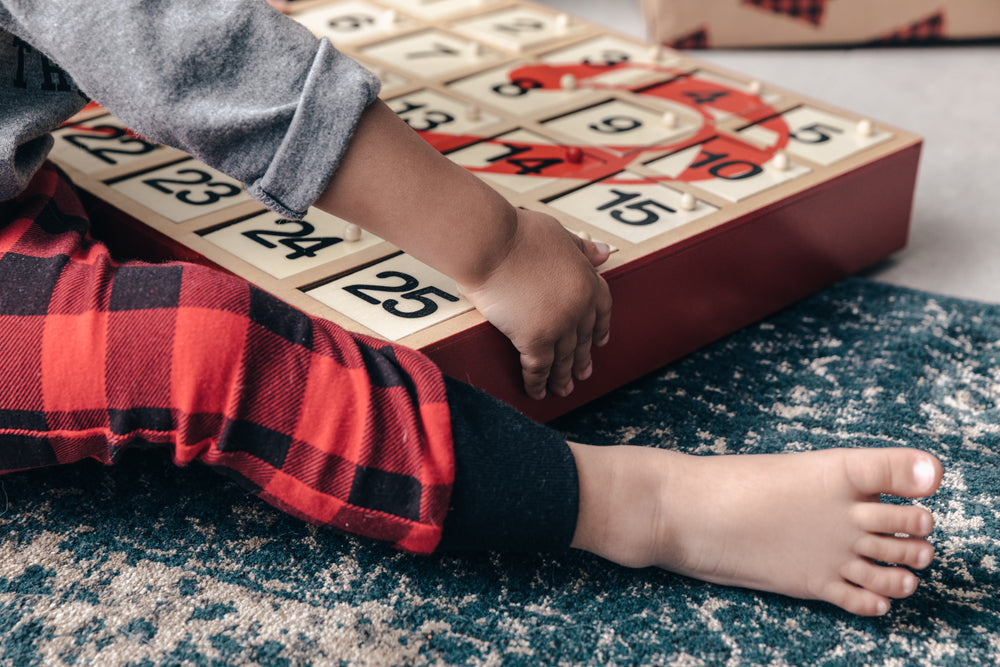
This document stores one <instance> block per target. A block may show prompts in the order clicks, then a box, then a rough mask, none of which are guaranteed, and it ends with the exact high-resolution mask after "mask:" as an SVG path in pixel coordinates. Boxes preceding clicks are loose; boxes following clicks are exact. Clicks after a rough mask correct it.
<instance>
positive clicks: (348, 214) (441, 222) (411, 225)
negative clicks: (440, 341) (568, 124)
mask: <svg viewBox="0 0 1000 667" xmlns="http://www.w3.org/2000/svg"><path fill="white" fill-rule="evenodd" d="M316 205H317V206H318V207H319V208H321V209H323V210H325V211H327V212H330V213H332V214H334V215H337V216H339V217H342V218H345V219H347V220H350V221H352V222H354V223H357V224H359V225H360V226H362V227H364V228H365V229H367V230H368V231H370V232H372V233H373V234H376V235H378V236H380V237H382V238H384V239H386V240H388V241H390V242H392V243H393V244H395V245H397V246H399V247H401V248H403V249H404V250H406V252H407V253H409V254H411V255H413V256H414V257H416V258H417V259H419V260H421V261H422V262H425V263H426V264H429V265H431V266H433V267H434V268H436V269H438V270H439V271H441V272H443V273H445V274H447V275H448V276H450V277H452V278H454V279H455V280H456V281H458V282H459V283H460V284H466V285H476V284H478V283H479V282H481V281H482V279H483V278H484V277H485V276H487V275H489V273H490V272H491V271H492V270H493V268H494V267H495V265H496V263H497V262H498V261H500V260H501V259H502V258H503V257H505V255H506V253H507V252H508V249H509V245H510V244H511V243H512V241H513V238H514V233H515V230H516V226H517V223H516V217H515V214H514V210H513V207H511V205H510V204H508V203H507V201H506V200H505V199H504V198H503V197H501V196H500V195H498V194H497V193H496V192H495V191H494V190H493V189H491V188H490V187H488V186H487V185H485V184H484V183H483V182H482V181H480V180H479V179H478V178H476V177H475V176H473V175H472V174H470V173H469V172H467V171H466V170H465V169H463V168H461V167H459V166H458V165H456V164H454V163H453V162H451V161H450V160H448V159H446V158H444V157H443V156H441V154H440V153H438V152H437V151H436V150H434V149H433V148H432V147H431V146H430V145H429V144H427V143H426V142H425V141H424V140H423V139H421V138H420V137H419V136H418V135H417V134H416V133H415V132H413V131H412V130H410V128H409V127H408V126H407V125H406V123H404V122H403V121H402V120H401V119H400V118H399V117H398V116H397V115H396V114H395V113H393V112H392V110H390V109H389V108H388V107H387V106H385V104H383V103H382V102H380V101H376V102H375V103H373V104H372V105H371V106H370V107H368V109H367V110H366V111H365V113H364V114H363V115H362V117H361V120H360V121H359V123H358V126H357V129H356V130H355V133H354V136H353V138H352V139H351V143H350V146H349V148H348V150H347V152H346V153H345V155H344V157H343V160H342V162H341V164H340V166H339V167H338V169H337V172H336V174H334V177H333V178H332V179H331V180H330V183H329V185H328V186H327V187H326V189H325V190H324V192H323V193H322V194H321V195H320V197H319V199H318V200H317V201H316Z"/></svg>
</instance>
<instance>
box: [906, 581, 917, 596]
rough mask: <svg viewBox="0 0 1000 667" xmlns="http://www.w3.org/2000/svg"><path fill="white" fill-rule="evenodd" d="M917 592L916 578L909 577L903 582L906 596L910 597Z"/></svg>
mask: <svg viewBox="0 0 1000 667" xmlns="http://www.w3.org/2000/svg"><path fill="white" fill-rule="evenodd" d="M915 590H917V578H916V577H907V578H906V579H904V580H903V593H904V594H905V595H910V594H911V593H912V592H913V591H915Z"/></svg>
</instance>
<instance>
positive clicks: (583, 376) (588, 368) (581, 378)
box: [577, 363, 594, 382]
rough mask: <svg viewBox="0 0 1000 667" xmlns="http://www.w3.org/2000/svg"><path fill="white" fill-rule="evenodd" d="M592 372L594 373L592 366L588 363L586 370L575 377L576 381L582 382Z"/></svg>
mask: <svg viewBox="0 0 1000 667" xmlns="http://www.w3.org/2000/svg"><path fill="white" fill-rule="evenodd" d="M593 372H594V364H593V363H589V364H587V367H586V368H584V369H583V370H582V371H580V374H579V375H578V376H577V379H578V380H580V381H581V382H582V381H583V380H586V379H587V378H589V377H590V376H591V374H592V373H593Z"/></svg>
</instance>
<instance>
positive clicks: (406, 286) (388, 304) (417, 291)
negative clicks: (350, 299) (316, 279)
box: [344, 271, 458, 319]
mask: <svg viewBox="0 0 1000 667" xmlns="http://www.w3.org/2000/svg"><path fill="white" fill-rule="evenodd" d="M375 277H376V278H382V279H385V278H399V279H401V280H402V281H403V282H402V284H399V285H348V286H346V287H344V291H345V292H349V293H350V294H353V295H354V296H356V297H358V298H359V299H361V300H362V301H367V302H368V303H372V304H378V303H381V304H382V308H384V309H385V310H386V311H387V312H389V313H391V314H393V315H395V316H396V317H405V318H408V319H416V318H418V317H427V316H428V315H431V314H433V313H435V312H437V309H438V304H437V302H435V301H434V300H433V299H431V298H429V295H433V296H439V297H441V298H442V299H444V300H445V301H458V297H457V296H454V295H452V294H448V293H447V292H445V291H444V290H440V289H438V288H437V287H434V286H433V285H429V286H427V287H420V281H419V280H417V279H416V278H414V277H413V276H411V275H410V274H408V273H403V272H402V271H382V272H381V273H379V274H377V275H376V276H375ZM366 292H403V293H402V294H400V295H399V296H400V298H401V299H408V300H410V301H416V302H418V303H421V304H423V307H421V308H419V309H417V310H400V309H399V308H398V307H397V306H399V301H397V300H396V299H386V300H385V301H381V302H380V301H379V300H378V299H376V298H375V297H373V296H371V295H370V294H367V293H366Z"/></svg>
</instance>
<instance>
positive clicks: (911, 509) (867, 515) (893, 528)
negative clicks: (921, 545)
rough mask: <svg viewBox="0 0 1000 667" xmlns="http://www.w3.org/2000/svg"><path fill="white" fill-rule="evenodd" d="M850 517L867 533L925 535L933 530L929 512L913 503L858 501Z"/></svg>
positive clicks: (932, 519)
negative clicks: (893, 503)
mask: <svg viewBox="0 0 1000 667" xmlns="http://www.w3.org/2000/svg"><path fill="white" fill-rule="evenodd" d="M852 517H853V519H854V521H855V523H856V524H857V526H858V528H860V529H861V530H864V531H867V532H869V533H884V534H887V535H894V534H896V533H904V534H906V535H913V536H915V537H926V536H928V535H930V534H931V532H932V531H933V530H934V517H933V516H932V515H931V513H930V512H929V511H928V510H926V509H925V508H923V507H917V506H915V505H889V504H886V503H858V504H857V505H855V506H854V508H853V510H852Z"/></svg>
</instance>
